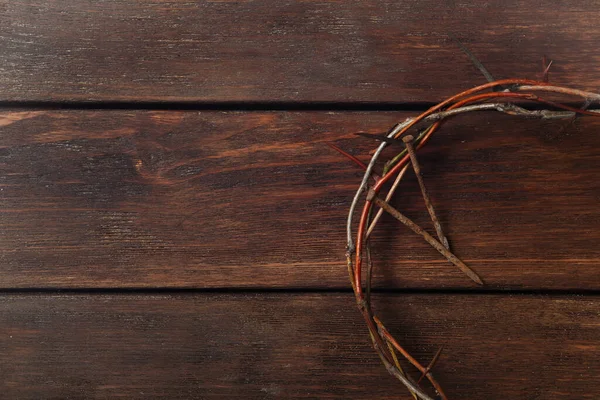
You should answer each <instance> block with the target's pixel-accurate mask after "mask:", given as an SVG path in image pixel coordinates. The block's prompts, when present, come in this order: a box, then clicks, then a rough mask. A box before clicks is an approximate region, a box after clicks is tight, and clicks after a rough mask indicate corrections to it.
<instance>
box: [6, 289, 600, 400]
mask: <svg viewBox="0 0 600 400" xmlns="http://www.w3.org/2000/svg"><path fill="white" fill-rule="evenodd" d="M599 300H600V299H598V298H585V297H578V296H554V297H546V296H505V295H433V294H426V295H423V294H411V295H406V294H405V295H378V296H377V297H376V304H377V310H378V312H379V313H380V315H381V316H382V318H383V320H384V321H390V322H389V323H388V324H387V325H388V326H389V328H390V329H391V331H392V332H393V333H394V334H395V335H396V336H398V337H399V338H401V339H400V340H402V342H403V344H405V346H406V347H407V349H409V350H410V351H412V352H413V353H414V355H415V356H416V357H417V358H418V359H420V360H422V362H424V363H425V362H426V360H428V359H429V358H431V357H432V356H433V354H434V353H435V351H436V349H437V347H438V346H439V345H441V344H443V345H444V348H445V350H444V353H443V356H442V358H441V360H440V363H439V364H438V367H437V368H436V372H437V376H438V378H439V380H440V381H441V383H442V384H443V385H444V386H445V388H446V392H447V394H448V396H449V397H450V398H454V399H477V400H481V399H487V400H493V399H498V400H500V399H515V400H518V399H523V400H525V399H527V400H530V399H534V398H543V399H548V400H552V399H556V400H563V399H565V398H576V399H595V398H597V393H598V392H599V391H600V375H598V369H599V368H600V348H599V347H598V340H597V339H598V334H599V332H600V313H599V310H600V301H599ZM0 348H1V349H2V351H1V352H0V371H1V372H2V378H1V379H0V382H1V387H2V393H3V396H4V398H19V399H40V398H48V399H58V398H72V399H79V398H98V399H109V398H110V399H112V398H128V399H132V398H139V399H148V398H171V399H205V398H228V399H231V398H240V399H271V398H285V399H323V398H328V399H349V398H357V399H358V398H361V399H362V398H377V399H399V398H402V399H403V398H408V397H410V396H408V397H406V396H405V389H404V388H403V387H401V386H400V384H399V383H398V382H397V381H396V380H395V379H394V378H392V377H391V376H390V375H388V374H387V373H386V371H385V368H384V367H383V366H382V365H381V364H380V361H379V359H378V358H377V356H376V355H375V353H374V352H373V350H372V349H371V348H370V345H369V339H368V335H367V334H366V329H365V327H364V326H363V322H362V321H361V317H360V315H359V313H358V311H357V310H356V309H355V305H354V300H353V296H352V295H351V294H349V293H348V294H289V293H288V294H244V295H242V294H239V295H225V294H198V295H186V294H183V295H154V294H146V295H117V294H113V295H100V294H97V295H73V294H71V295H45V294H42V295H33V294H30V295H6V296H3V297H2V298H1V299H0ZM34 366H35V368H34Z"/></svg>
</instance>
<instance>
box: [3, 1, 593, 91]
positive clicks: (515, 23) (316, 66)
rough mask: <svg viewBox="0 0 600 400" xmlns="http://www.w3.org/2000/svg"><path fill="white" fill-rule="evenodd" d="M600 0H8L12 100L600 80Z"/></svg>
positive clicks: (6, 66) (585, 84)
mask: <svg viewBox="0 0 600 400" xmlns="http://www.w3.org/2000/svg"><path fill="white" fill-rule="evenodd" d="M599 19H600V9H599V8H598V3H597V1H594V0H584V1H579V2H577V3H573V2H564V1H551V2H530V1H525V0H510V1H506V0H494V1H486V2H479V1H460V2H457V1H454V0H447V1H439V0H425V1H423V0H420V1H401V2H399V1H395V0H367V1H360V2H331V1H323V0H305V1H279V0H256V1H235V2H234V1H203V2H190V1H182V0H155V1H144V2H139V1H134V0H111V1H103V2H98V1H94V0H82V1H75V2H74V1H51V2H39V1H38V2H31V1H28V0H2V1H0V48H1V49H2V50H1V51H0V84H1V87H2V90H0V100H4V101H43V102H46V101H82V100H93V101H201V102H219V101H290V102H311V101H333V102H340V101H341V102H424V101H437V100H440V99H441V98H442V97H445V96H449V95H452V94H454V93H455V92H457V91H460V90H463V89H466V88H468V87H471V86H474V85H475V84H479V83H482V82H483V81H484V80H483V77H482V76H481V75H480V74H479V72H478V71H477V70H476V69H475V68H474V67H473V66H472V65H471V64H470V62H469V60H468V59H467V57H466V56H465V55H464V54H462V53H461V52H460V51H459V50H458V48H457V46H456V45H455V44H454V43H453V42H452V41H451V39H449V36H448V35H449V34H453V35H455V36H456V37H458V38H459V39H461V40H462V41H463V42H465V44H467V45H468V46H469V48H471V50H472V51H473V52H474V53H475V54H476V55H477V56H478V57H479V58H480V59H481V61H482V62H483V63H484V64H485V65H486V66H487V67H488V69H489V70H490V71H491V72H492V73H493V74H494V75H495V76H496V77H497V78H508V77H529V78H535V77H538V76H539V75H540V73H541V69H542V68H541V59H542V56H543V55H544V54H547V55H548V56H549V57H550V58H552V59H554V60H555V62H554V64H553V66H552V70H551V79H552V80H553V81H554V82H557V83H560V84H569V85H574V86H578V87H582V88H590V89H597V88H598V87H600V76H599V75H598V74H597V73H596V70H597V66H598V64H599V63H600V56H599V55H598V52H597V48H598V46H597V37H598V36H599V35H600V25H599V24H598V23H597V21H598V20H599Z"/></svg>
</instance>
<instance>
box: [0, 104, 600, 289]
mask: <svg viewBox="0 0 600 400" xmlns="http://www.w3.org/2000/svg"><path fill="white" fill-rule="evenodd" d="M407 115H408V114H406V113H357V112H355V113H351V112H350V113H349V112H346V113H325V112H295V113H292V112H273V113H264V112H192V111H189V112H159V111H156V112H150V111H106V110H103V111H6V112H3V113H2V114H0V125H2V126H1V127H0V129H1V135H0V179H1V181H0V183H1V194H0V202H1V203H0V211H1V214H0V235H1V236H0V251H1V255H2V274H1V275H0V287H3V288H30V287H31V288H39V287H41V288H81V287H83V288H111V287H191V288H217V287H238V288H239V287H253V288H267V287H270V288H273V287H279V288H348V287H349V283H348V282H347V275H346V272H345V266H344V251H345V249H344V247H345V240H344V235H345V233H344V229H345V228H344V224H345V215H346V212H347V209H348V207H349V204H350V201H351V198H352V196H353V193H354V191H355V190H356V188H357V186H358V183H359V179H360V175H361V171H360V170H358V169H357V168H356V167H355V166H354V165H353V164H352V163H350V162H349V161H348V160H346V159H344V158H342V157H341V156H340V155H339V154H337V153H335V152H334V151H333V150H331V149H330V148H329V147H328V146H326V143H327V142H335V143H336V144H337V145H338V146H341V147H342V148H344V149H346V150H348V151H350V152H351V153H353V154H356V155H358V156H359V157H361V158H363V159H366V157H365V155H367V153H368V151H369V150H370V149H371V148H373V147H375V146H376V143H372V142H370V141H369V140H368V139H364V138H359V137H356V136H354V135H353V132H357V131H367V132H371V133H376V132H380V131H384V130H386V129H387V128H388V127H389V126H391V125H392V124H393V123H394V122H395V121H398V120H401V119H404V118H405V117H406V116H407ZM564 126H565V123H564V122H561V123H549V122H541V121H532V120H527V121H525V120H521V119H517V118H515V117H506V116H500V115H496V114H490V113H488V114H479V115H476V116H468V117H467V116H465V117H459V118H456V119H454V120H452V121H451V122H449V123H448V125H447V126H446V127H445V128H443V129H442V131H440V132H439V133H438V134H437V136H436V137H435V138H434V139H433V140H432V141H431V142H430V144H429V145H428V147H427V148H425V149H423V151H421V152H420V153H419V157H420V161H421V164H422V170H423V174H424V178H425V182H426V184H427V186H428V189H429V192H430V193H431V195H432V199H433V202H434V205H435V207H436V210H437V211H438V214H439V217H440V220H441V223H442V225H443V227H444V229H445V230H446V232H447V234H448V237H449V239H450V242H451V245H452V247H453V249H454V251H455V253H456V254H457V255H458V256H459V257H461V258H462V259H463V260H464V261H465V262H467V263H468V264H469V265H470V266H472V267H473V268H474V269H475V270H476V271H477V272H478V273H479V274H480V276H481V277H482V278H483V279H484V281H485V282H486V283H487V284H488V285H487V286H486V288H492V289H497V288H517V289H522V288H531V289H544V288H550V289H572V290H580V289H581V290H583V289H594V290H596V289H598V288H600V274H598V268H600V265H599V260H600V247H599V246H598V241H599V238H600V230H599V229H598V228H599V226H600V225H599V221H600V209H599V208H598V200H599V199H600V182H599V181H598V179H597V176H598V173H599V170H600V155H599V154H600V153H599V152H598V148H599V145H600V136H599V135H597V134H596V132H597V131H598V129H599V128H600V123H599V122H598V121H597V120H593V119H585V118H582V119H579V120H577V121H576V122H575V124H571V125H567V128H566V129H565V128H564ZM389 155H391V153H389V154H388V156H389ZM401 193H402V194H401V197H399V198H398V200H397V201H396V202H395V203H394V205H395V206H396V207H397V208H398V209H400V210H401V211H402V212H405V213H406V214H407V215H408V216H409V217H411V218H413V219H414V220H415V221H416V222H417V223H419V224H420V225H421V226H423V227H425V228H426V229H428V230H429V231H430V232H433V230H432V226H431V222H430V221H429V219H428V216H427V213H426V210H425V207H424V204H423V200H422V198H421V197H420V194H419V189H418V185H417V183H416V180H415V178H414V175H412V173H411V174H408V176H407V178H406V182H404V183H403V185H402V187H401ZM373 240H374V242H373V243H374V256H375V260H376V272H377V275H376V280H375V284H376V286H378V287H385V288H391V287H404V288H440V287H454V288H471V287H472V286H471V284H470V282H469V280H468V279H467V278H465V277H464V276H463V275H462V274H461V273H460V272H459V271H458V270H457V269H456V268H455V267H453V266H452V265H450V264H449V263H447V262H446V261H445V260H443V259H442V258H441V257H440V256H439V254H438V253H437V252H436V251H435V250H434V249H432V248H430V247H429V246H428V245H427V244H426V243H425V242H424V241H422V239H421V238H420V237H418V236H416V235H414V234H413V233H411V232H410V231H408V230H407V229H405V228H404V227H402V226H400V225H398V224H397V223H396V221H394V220H393V219H391V218H389V219H385V220H384V221H382V225H381V228H380V229H379V230H377V231H376V233H375V236H374V239H373Z"/></svg>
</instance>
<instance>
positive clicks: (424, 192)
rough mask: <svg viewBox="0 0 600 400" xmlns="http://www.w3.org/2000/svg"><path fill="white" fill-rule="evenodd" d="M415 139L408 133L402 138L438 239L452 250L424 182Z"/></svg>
mask: <svg viewBox="0 0 600 400" xmlns="http://www.w3.org/2000/svg"><path fill="white" fill-rule="evenodd" d="M413 140H414V137H412V136H411V135H407V136H404V137H403V138H402V141H403V142H404V144H405V145H406V150H407V151H408V155H409V156H410V162H411V164H412V167H413V170H414V171H415V175H416V176H417V181H418V182H419V186H420V187H421V194H422V195H423V200H425V207H426V208H427V212H428V213H429V216H430V217H431V221H432V222H433V226H434V228H435V232H436V233H437V236H438V239H440V242H442V244H443V245H444V247H445V248H446V249H448V250H450V244H449V243H448V239H447V238H446V235H444V231H443V230H442V225H441V224H440V221H439V220H438V217H437V215H436V214H435V209H434V208H433V204H432V203H431V199H430V198H429V193H427V188H425V182H423V175H422V174H421V166H420V165H419V160H417V154H416V153H415V148H414V147H413V145H412V141H413Z"/></svg>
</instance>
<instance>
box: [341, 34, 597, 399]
mask: <svg viewBox="0 0 600 400" xmlns="http://www.w3.org/2000/svg"><path fill="white" fill-rule="evenodd" d="M459 46H460V44H459ZM462 49H463V51H465V52H466V53H467V55H469V57H470V58H471V60H472V61H473V62H474V63H475V65H476V66H477V67H478V68H479V69H480V70H482V72H483V73H484V75H485V76H486V78H488V81H490V82H488V83H486V84H484V85H481V86H477V87H475V88H472V89H469V90H465V91H464V92H461V93H458V94H457V95H455V96H452V97H450V98H448V99H446V100H444V101H442V102H441V103H439V104H437V105H435V106H433V107H431V108H430V109H428V110H427V111H425V112H423V113H421V114H420V115H418V116H416V117H414V118H409V119H406V120H405V121H403V122H400V123H398V124H396V125H395V126H394V127H393V128H392V129H391V130H390V131H388V133H387V134H384V135H372V134H364V133H363V134H361V135H362V136H368V137H373V138H376V139H378V140H380V141H381V143H380V145H379V147H377V148H376V149H375V151H374V153H373V156H372V157H371V159H370V161H369V163H368V164H364V163H363V162H362V161H360V160H359V159H357V158H356V157H354V156H351V155H350V154H348V153H346V152H344V151H343V150H342V149H340V148H338V147H337V146H335V145H330V146H331V147H333V148H334V149H335V150H337V151H338V152H340V153H342V154H343V155H344V156H346V157H348V158H350V159H351V160H352V161H354V162H355V163H356V164H358V165H359V166H361V167H362V168H363V169H364V170H365V174H364V177H363V179H362V181H361V183H360V186H359V188H358V190H357V192H356V195H355V196H354V199H353V200H352V205H351V206H350V210H349V213H348V220H347V253H346V258H347V265H348V272H349V275H350V282H351V284H352V288H353V290H354V293H355V296H356V301H357V304H358V308H359V310H360V312H361V313H362V315H363V317H364V319H365V322H366V324H367V327H368V330H369V334H370V336H371V341H372V343H373V347H374V348H375V351H376V352H377V354H378V355H379V357H380V358H381V361H382V362H383V364H384V365H385V367H386V369H387V370H388V372H389V373H390V374H392V375H393V376H395V377H396V378H398V379H399V380H400V381H401V382H402V383H403V384H404V385H405V386H406V387H407V388H408V390H409V391H410V393H411V394H412V396H413V398H414V399H415V400H418V399H422V400H433V398H432V397H431V396H430V395H429V394H428V391H431V390H432V389H433V390H434V391H435V395H436V397H438V398H441V399H443V400H446V399H447V397H446V395H445V394H444V391H443V390H442V387H441V386H440V384H439V383H438V382H437V381H436V379H435V378H434V376H433V374H432V372H431V369H432V367H433V365H434V364H435V362H436V361H437V359H438V358H439V356H440V354H441V348H440V350H438V352H437V353H436V355H435V356H434V357H433V359H432V361H431V362H430V363H429V364H428V365H427V366H424V365H423V364H421V363H419V362H418V361H417V360H416V359H415V358H414V357H412V356H411V355H410V354H409V353H408V352H407V351H406V350H405V349H404V348H403V347H402V346H401V345H400V344H399V343H398V341H397V340H396V339H394V337H393V336H392V335H391V334H390V333H389V331H388V330H387V329H386V327H385V325H384V324H383V323H382V322H381V321H380V320H379V319H378V318H377V316H376V315H375V314H374V312H373V309H372V307H371V282H372V275H373V262H372V258H371V251H370V247H369V237H370V235H371V233H372V232H373V229H374V228H375V226H376V225H377V222H378V221H379V219H380V218H381V215H382V214H383V212H384V211H385V212H387V213H389V214H390V215H391V216H393V217H394V218H395V219H397V220H399V221H400V222H402V223H403V224H404V225H406V226H407V227H408V228H410V229H411V230H412V231H413V232H415V233H417V234H418V235H420V236H422V237H423V239H425V241H427V243H429V244H430V245H431V246H433V247H434V248H435V249H436V250H437V251H438V252H440V253H441V254H442V255H443V256H444V257H446V258H447V259H448V261H450V262H451V263H452V264H454V265H456V266H457V267H458V268H459V269H460V270H461V271H462V272H464V273H465V274H466V275H467V276H468V277H469V278H470V279H471V280H473V281H474V282H476V283H477V284H479V285H483V284H484V283H483V281H482V279H481V278H480V277H479V276H478V275H477V273H476V272H475V271H474V270H472V269H471V268H470V267H468V266H467V265H466V264H465V263H463V262H462V261H461V260H460V259H459V258H458V257H456V256H455V255H454V254H453V253H452V252H451V249H450V246H449V244H448V240H447V238H446V236H445V235H444V232H443V230H442V227H441V225H440V223H439V221H438V218H437V217H436V213H435V209H434V207H433V205H432V204H431V201H430V199H429V196H428V194H427V190H426V188H425V184H424V183H423V178H422V176H421V171H420V167H419V163H418V160H417V151H418V150H419V149H421V148H422V147H423V146H424V145H425V144H426V143H427V142H428V141H429V139H430V138H431V137H432V135H433V134H434V133H435V132H437V131H438V130H439V129H440V127H441V126H442V124H443V123H444V122H445V121H447V120H448V118H451V117H454V116H456V115H459V114H464V113H468V112H473V111H482V110H492V111H498V112H500V113H504V114H509V115H516V116H521V117H526V118H540V119H574V118H575V117H576V116H578V115H586V116H595V117H599V116H600V110H590V109H588V107H589V106H590V104H592V103H594V102H598V101H599V100H600V94H596V93H591V92H586V91H582V90H577V89H571V88H566V87H561V86H554V85H550V84H549V83H548V81H547V75H548V68H549V66H550V64H546V61H545V59H544V61H543V64H544V71H543V78H542V80H541V81H536V80H528V79H504V80H498V81H496V80H493V78H492V77H491V75H490V74H489V73H488V72H487V71H486V70H485V68H484V67H483V66H482V65H481V63H479V61H478V60H477V59H475V58H474V56H472V55H471V54H470V53H469V52H468V50H466V49H464V47H463V48H462ZM548 93H550V94H553V95H554V96H556V95H557V94H558V95H560V96H571V97H573V96H574V97H577V98H582V99H584V101H585V102H584V104H583V106H581V107H580V108H576V107H572V106H569V105H567V104H565V103H563V102H556V101H552V100H549V99H545V98H543V97H541V96H540V94H548ZM514 101H527V102H533V103H536V104H537V105H538V107H537V109H531V108H528V107H527V106H524V105H522V104H521V103H519V105H517V104H514ZM539 104H542V105H544V106H548V107H549V108H548V109H539ZM411 128H412V129H413V130H414V129H416V132H417V133H416V134H414V135H415V136H416V137H414V136H413V134H410V133H409V131H410V130H411ZM418 128H420V130H419V129H418ZM390 144H401V145H402V147H403V149H402V151H400V152H399V153H398V154H397V155H396V156H395V157H393V158H391V159H390V160H388V161H387V162H385V163H384V166H383V173H382V174H381V176H379V175H377V174H376V173H375V172H374V167H375V166H376V165H377V164H378V162H379V156H380V155H381V153H382V151H383V149H384V148H385V147H386V146H388V145H390ZM409 164H410V165H411V166H412V169H413V170H414V172H415V175H416V177H417V181H418V183H419V186H420V189H421V193H422V195H423V198H424V200H425V205H426V208H427V211H428V213H429V215H430V217H431V220H432V222H433V226H434V228H435V232H436V236H437V238H435V237H434V236H432V235H430V234H429V233H428V232H427V231H425V230H424V229H423V228H421V227H420V226H419V225H417V224H416V223H414V222H413V221H411V220H410V219H409V218H407V217H406V216H405V215H404V214H402V213H401V212H400V211H398V210H397V209H395V208H394V207H392V206H391V205H390V199H391V198H392V197H393V195H394V192H395V191H396V189H397V187H398V185H399V183H400V181H401V180H402V177H403V176H404V174H405V172H406V171H407V169H408V168H409ZM391 181H393V183H392V185H391V187H390V189H388V190H387V193H384V191H385V190H384V189H383V188H384V185H385V184H386V183H388V182H391ZM361 201H362V210H360V212H359V213H358V214H359V215H360V218H359V220H358V224H357V225H358V226H357V228H356V234H355V233H354V229H353V228H354V226H355V222H354V216H355V214H357V213H356V211H358V210H359V203H361ZM376 208H378V210H377V211H376V212H375V209H376ZM365 264H366V272H365V271H364V269H365V268H364V266H365ZM363 275H364V277H363ZM363 280H364V281H365V282H364V283H363ZM398 354H400V355H401V356H402V357H398ZM402 358H403V359H404V360H403V361H402V362H401V360H402ZM407 362H408V363H410V364H412V365H413V366H414V367H416V369H417V370H418V371H419V372H420V377H419V378H417V379H415V378H413V377H411V376H409V375H408V374H407V373H405V371H404V370H403V368H402V364H403V363H407ZM424 379H427V380H428V381H429V383H430V385H431V388H428V389H424V388H423V387H422V386H421V381H422V380H424ZM426 390H427V391H426Z"/></svg>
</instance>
